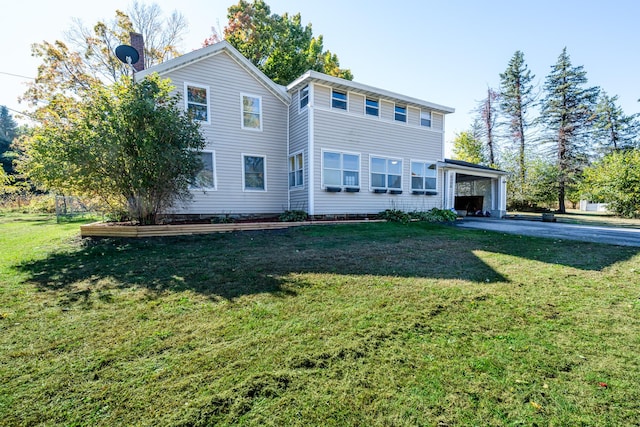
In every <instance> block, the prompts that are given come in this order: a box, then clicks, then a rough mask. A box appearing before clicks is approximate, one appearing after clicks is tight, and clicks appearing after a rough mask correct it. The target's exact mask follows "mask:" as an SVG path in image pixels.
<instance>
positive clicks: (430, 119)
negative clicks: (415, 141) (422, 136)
mask: <svg viewBox="0 0 640 427" xmlns="http://www.w3.org/2000/svg"><path fill="white" fill-rule="evenodd" d="M423 114H424V115H427V114H428V115H429V126H427V125H423V124H422V115H423ZM420 126H422V127H424V128H429V129H431V128H433V114H431V111H429V110H422V109H421V110H420Z"/></svg>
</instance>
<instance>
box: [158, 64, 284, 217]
mask: <svg viewBox="0 0 640 427" xmlns="http://www.w3.org/2000/svg"><path fill="white" fill-rule="evenodd" d="M163 77H170V78H171V80H172V81H173V84H174V85H175V86H176V88H177V90H178V91H180V93H181V94H183V95H184V82H188V83H192V84H197V85H206V86H209V105H210V117H211V124H202V126H201V130H202V134H203V136H204V137H205V139H206V141H207V144H206V148H205V150H213V151H214V152H215V176H216V181H217V182H216V186H217V188H216V190H214V191H210V190H207V191H202V190H193V192H192V193H193V196H194V197H193V200H192V201H191V203H189V204H188V205H186V206H184V207H182V208H180V209H178V211H177V213H189V214H265V213H278V212H282V211H283V210H284V209H286V208H287V204H288V175H287V171H288V166H287V161H288V156H287V154H288V153H287V106H286V105H285V104H284V103H283V102H282V101H281V100H279V99H278V98H277V97H276V96H275V95H274V94H273V93H272V92H271V91H269V90H268V89H267V87H266V86H265V85H263V84H262V83H261V82H260V81H258V80H257V79H256V78H254V77H253V76H251V75H250V74H249V73H247V71H246V70H245V69H244V68H242V67H241V66H240V65H239V64H238V63H237V62H236V61H235V60H234V59H233V58H232V57H231V56H230V55H228V54H227V53H226V52H222V53H219V54H217V55H215V56H212V57H209V58H206V59H203V60H201V61H198V62H194V63H191V64H189V66H187V67H182V68H179V69H176V70H173V71H171V72H168V73H167V74H165V75H163ZM241 93H243V94H249V95H255V96H261V97H262V131H254V130H244V129H242V128H241V119H242V111H241V98H240V94H241ZM242 154H248V155H260V156H265V157H266V188H267V191H264V192H262V191H260V192H258V191H254V192H245V191H243V159H242Z"/></svg>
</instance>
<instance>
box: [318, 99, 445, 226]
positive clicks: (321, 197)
mask: <svg viewBox="0 0 640 427" xmlns="http://www.w3.org/2000/svg"><path fill="white" fill-rule="evenodd" d="M319 105H320V104H319V103H316V108H315V109H314V110H313V114H314V125H315V128H314V145H315V150H314V153H313V155H314V161H315V164H316V170H315V174H314V177H313V183H314V186H315V187H314V188H315V190H316V191H315V213H316V214H319V215H321V214H343V213H361V214H364V213H377V212H380V211H382V210H384V209H390V208H397V209H402V210H405V211H411V210H428V209H431V208H433V207H441V206H442V182H443V179H442V171H438V182H437V185H438V189H437V191H438V195H436V196H425V195H414V194H412V193H411V182H410V168H411V160H416V161H427V162H429V161H432V162H436V161H439V160H442V158H441V157H442V144H443V135H442V133H441V132H434V131H433V130H432V129H429V128H424V127H420V126H410V125H407V124H404V123H397V122H395V121H391V122H385V121H383V120H377V119H373V118H369V117H366V116H364V115H359V114H358V115H357V114H349V113H344V112H336V111H332V110H330V109H326V108H325V109H323V108H320V107H319ZM390 105H391V109H393V104H392V103H391V104H390ZM382 106H383V111H384V110H385V108H384V107H385V106H386V107H387V110H388V107H389V103H386V102H384V101H383V102H382ZM323 150H324V151H336V152H348V153H358V154H360V191H359V192H357V193H347V192H344V191H342V192H339V193H330V192H326V191H324V189H323V188H322V152H323ZM370 155H375V156H380V157H388V158H400V159H402V169H403V170H402V190H403V193H402V194H398V195H391V194H388V193H387V194H376V193H373V192H372V191H371V190H370V175H369V169H370Z"/></svg>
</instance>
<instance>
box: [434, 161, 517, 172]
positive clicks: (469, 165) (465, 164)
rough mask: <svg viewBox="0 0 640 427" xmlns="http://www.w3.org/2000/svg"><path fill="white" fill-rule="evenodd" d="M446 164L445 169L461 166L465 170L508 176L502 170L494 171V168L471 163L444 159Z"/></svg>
mask: <svg viewBox="0 0 640 427" xmlns="http://www.w3.org/2000/svg"><path fill="white" fill-rule="evenodd" d="M444 163H445V165H444V166H445V167H446V166H447V165H451V166H459V167H462V168H464V169H467V168H468V169H476V170H483V171H490V172H495V173H498V174H501V175H506V174H507V172H505V171H503V170H500V169H494V168H490V167H489V166H483V165H478V164H475V163H470V162H463V161H462V160H452V159H444Z"/></svg>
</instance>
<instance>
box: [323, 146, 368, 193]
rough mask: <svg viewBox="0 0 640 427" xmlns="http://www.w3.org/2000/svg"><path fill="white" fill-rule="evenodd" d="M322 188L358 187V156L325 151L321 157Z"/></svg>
mask: <svg viewBox="0 0 640 427" xmlns="http://www.w3.org/2000/svg"><path fill="white" fill-rule="evenodd" d="M322 184H323V185H324V186H326V187H327V186H347V187H359V186H360V155H359V154H347V153H337V152H330V151H325V152H324V153H323V155H322Z"/></svg>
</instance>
